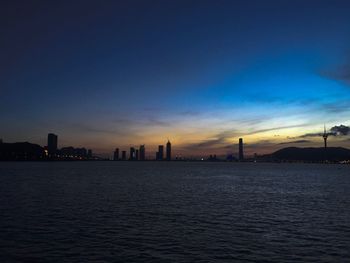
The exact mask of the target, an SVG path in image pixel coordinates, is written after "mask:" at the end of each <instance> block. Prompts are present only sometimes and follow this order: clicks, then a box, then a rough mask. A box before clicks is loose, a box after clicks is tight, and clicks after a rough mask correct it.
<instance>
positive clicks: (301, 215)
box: [0, 161, 350, 262]
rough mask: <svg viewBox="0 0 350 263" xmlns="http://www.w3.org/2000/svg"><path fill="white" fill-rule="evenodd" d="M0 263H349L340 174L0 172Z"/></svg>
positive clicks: (268, 170)
mask: <svg viewBox="0 0 350 263" xmlns="http://www.w3.org/2000/svg"><path fill="white" fill-rule="evenodd" d="M0 262H350V166H349V165H335V164H287V163H225V162H220V163H208V162H151V161H150V162H112V161H100V162H83V161H82V162H0Z"/></svg>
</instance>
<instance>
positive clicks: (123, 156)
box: [122, 151, 126, 161]
mask: <svg viewBox="0 0 350 263" xmlns="http://www.w3.org/2000/svg"><path fill="white" fill-rule="evenodd" d="M122 160H123V161H125V160H126V151H122Z"/></svg>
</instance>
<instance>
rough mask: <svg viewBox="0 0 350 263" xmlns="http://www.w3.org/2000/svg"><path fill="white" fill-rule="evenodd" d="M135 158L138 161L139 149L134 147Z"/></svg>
mask: <svg viewBox="0 0 350 263" xmlns="http://www.w3.org/2000/svg"><path fill="white" fill-rule="evenodd" d="M135 160H136V161H138V160H139V150H138V149H136V151H135Z"/></svg>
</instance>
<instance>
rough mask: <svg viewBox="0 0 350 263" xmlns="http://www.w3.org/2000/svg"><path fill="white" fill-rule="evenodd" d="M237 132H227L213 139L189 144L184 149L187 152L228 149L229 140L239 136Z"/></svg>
mask: <svg viewBox="0 0 350 263" xmlns="http://www.w3.org/2000/svg"><path fill="white" fill-rule="evenodd" d="M237 134H238V133H237V131H236V130H226V131H222V132H220V133H217V134H215V135H214V136H212V138H208V139H207V140H203V141H201V142H200V143H193V144H188V145H186V146H185V147H184V148H185V149H187V150H194V149H196V150H198V149H206V148H207V149H209V148H226V147H228V145H229V143H228V139H230V138H232V137H235V136H237Z"/></svg>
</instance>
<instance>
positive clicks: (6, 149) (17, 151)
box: [0, 142, 44, 161]
mask: <svg viewBox="0 0 350 263" xmlns="http://www.w3.org/2000/svg"><path fill="white" fill-rule="evenodd" d="M43 157H44V148H42V147H41V146H40V145H38V144H33V143H29V142H16V143H0V160H2V161H10V160H18V161H22V160H32V161H34V160H41V159H42V158H43Z"/></svg>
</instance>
